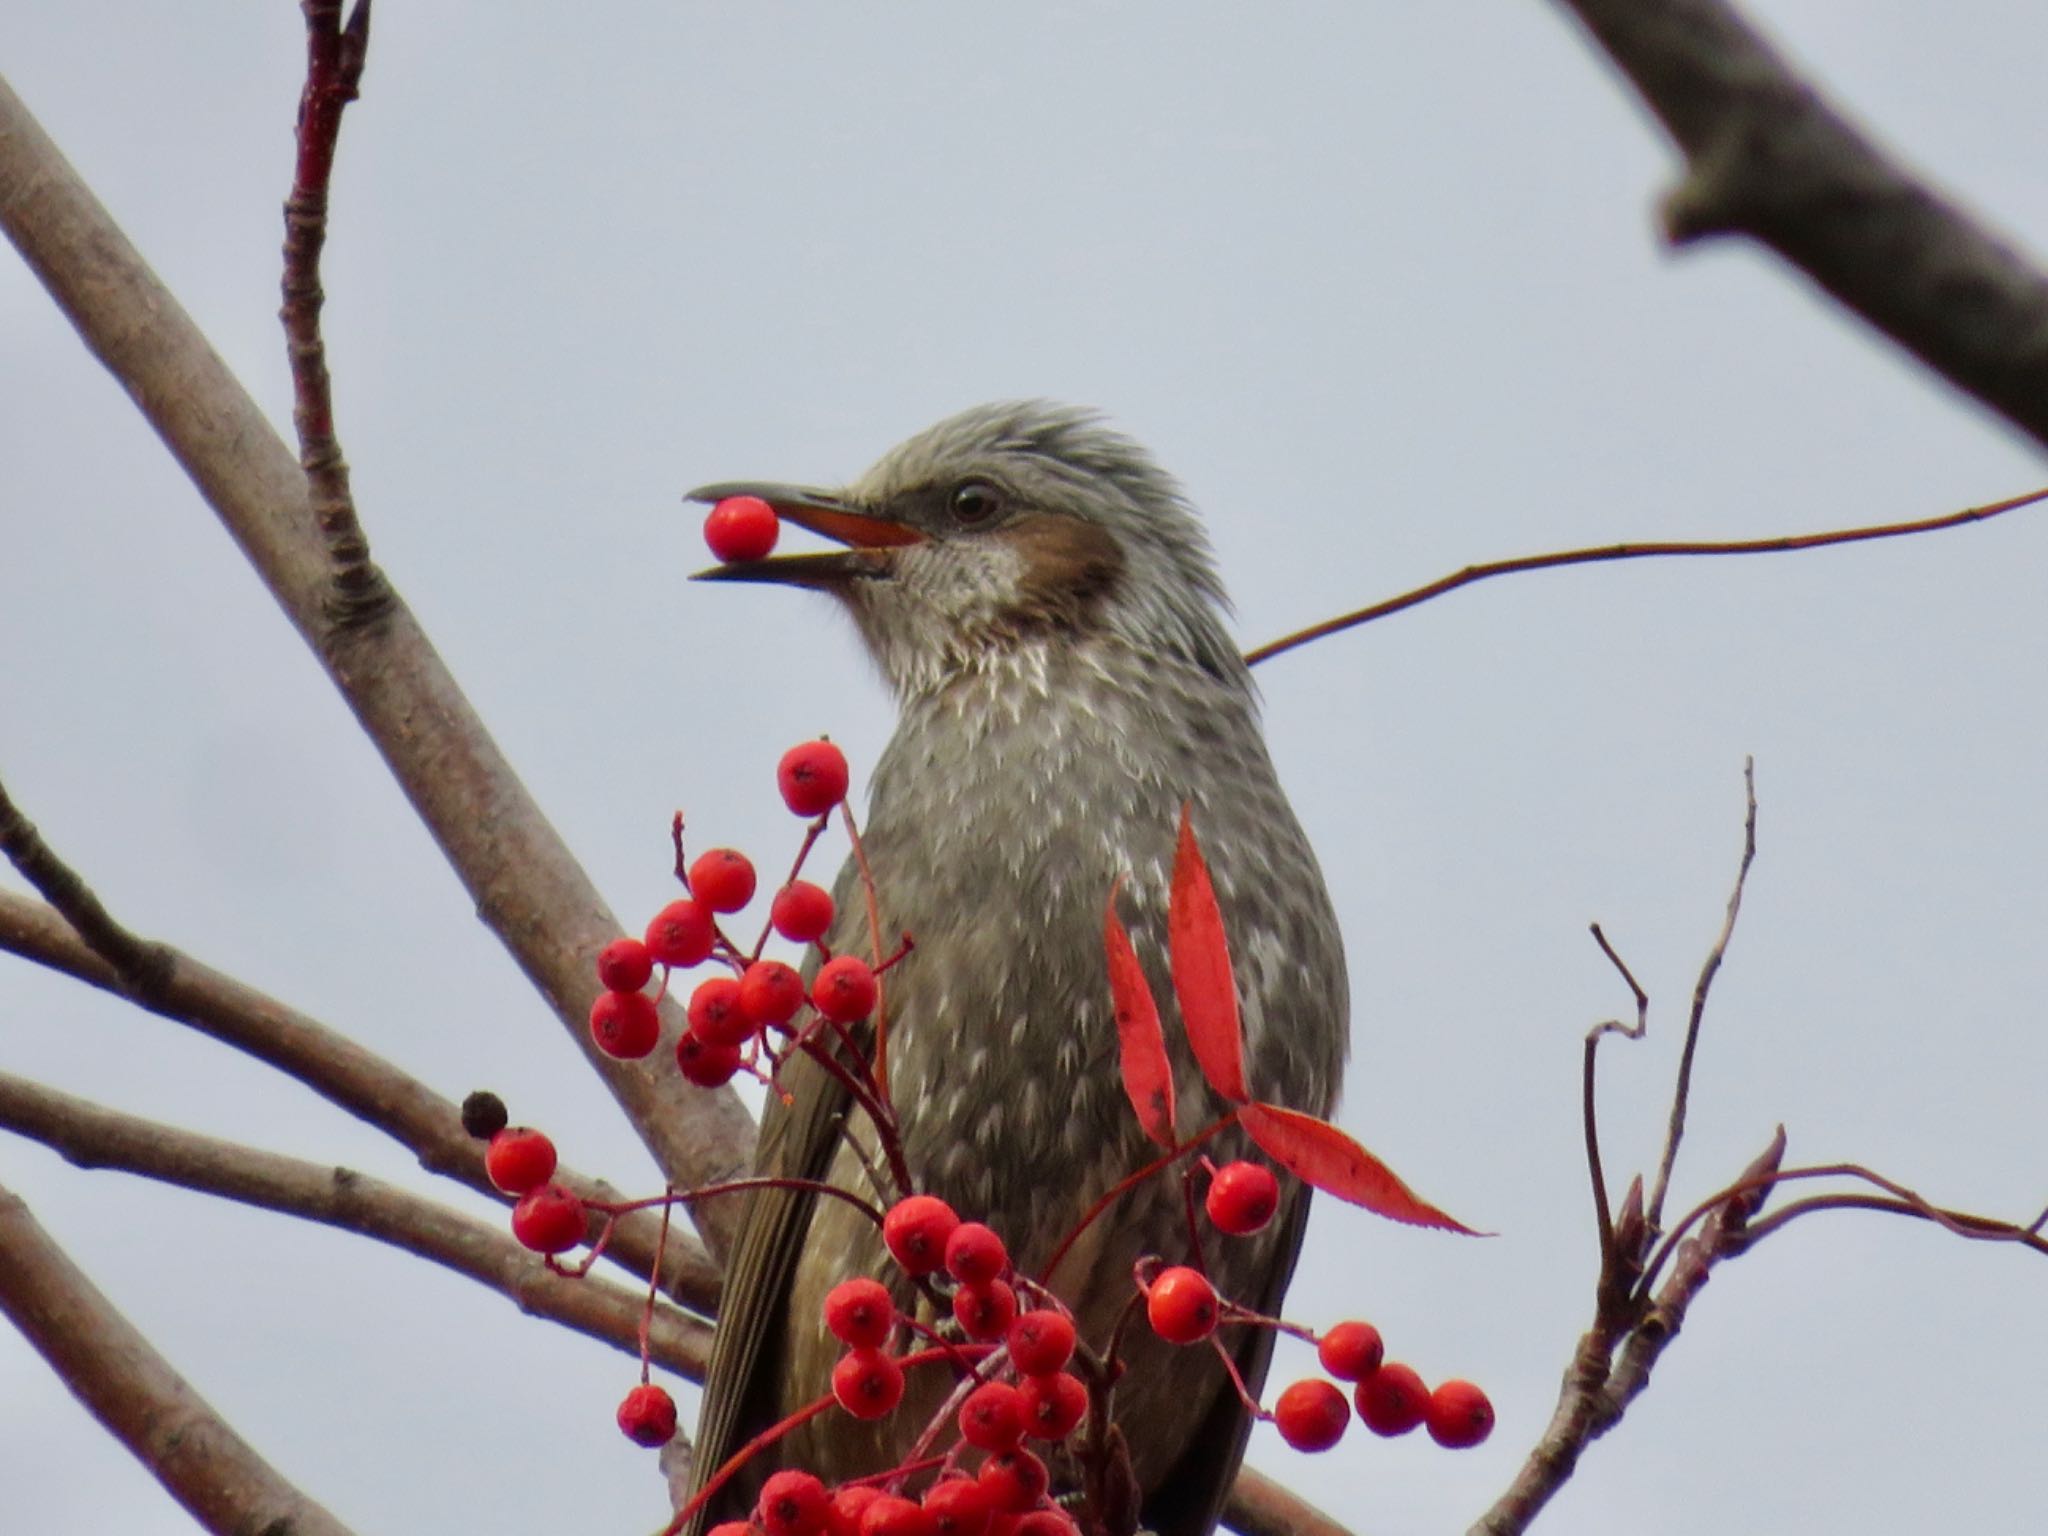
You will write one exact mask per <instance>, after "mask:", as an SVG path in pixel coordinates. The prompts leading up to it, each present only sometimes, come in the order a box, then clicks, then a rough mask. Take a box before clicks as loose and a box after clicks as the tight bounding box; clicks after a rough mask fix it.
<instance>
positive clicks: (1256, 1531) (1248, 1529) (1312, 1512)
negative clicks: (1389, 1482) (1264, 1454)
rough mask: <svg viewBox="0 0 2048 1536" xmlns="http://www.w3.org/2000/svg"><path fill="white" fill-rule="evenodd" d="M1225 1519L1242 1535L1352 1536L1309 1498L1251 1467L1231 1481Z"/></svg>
mask: <svg viewBox="0 0 2048 1536" xmlns="http://www.w3.org/2000/svg"><path fill="white" fill-rule="evenodd" d="M1223 1523H1224V1524H1225V1525H1227V1526H1229V1527H1230V1528H1231V1529H1232V1530H1233V1531H1237V1532H1239V1533H1241V1536H1351V1532H1350V1530H1349V1529H1348V1528H1347V1527H1345V1526H1342V1525H1339V1524H1338V1523H1337V1522H1336V1521H1335V1520H1332V1519H1331V1518H1330V1517H1329V1516H1328V1515H1326V1514H1324V1513H1323V1512H1322V1511H1321V1510H1320V1509H1317V1508H1316V1507H1315V1505H1313V1504H1311V1503H1309V1502H1308V1500H1306V1499H1304V1498H1302V1497H1301V1496H1300V1495H1299V1494H1295V1493H1290V1492H1289V1491H1288V1490H1287V1489H1285V1488H1283V1487H1281V1486H1280V1484H1278V1483H1276V1482H1274V1481H1273V1479H1271V1478H1270V1477H1267V1476H1266V1475H1265V1474H1264V1473H1262V1472H1254V1471H1253V1470H1252V1469H1251V1468H1250V1467H1244V1468H1241V1469H1240V1470H1239V1471H1238V1474H1237V1481H1236V1482H1235V1483H1234V1484H1232V1485H1231V1489H1230V1497H1229V1499H1228V1501H1227V1502H1226V1503H1225V1504H1224V1506H1223Z"/></svg>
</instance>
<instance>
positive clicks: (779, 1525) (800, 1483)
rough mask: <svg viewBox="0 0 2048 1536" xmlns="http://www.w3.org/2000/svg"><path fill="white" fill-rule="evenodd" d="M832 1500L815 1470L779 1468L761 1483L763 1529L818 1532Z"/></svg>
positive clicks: (775, 1535)
mask: <svg viewBox="0 0 2048 1536" xmlns="http://www.w3.org/2000/svg"><path fill="white" fill-rule="evenodd" d="M831 1503H832V1500H831V1496H830V1495H828V1494H827V1493H826V1492H825V1485H824V1484H823V1483H821V1482H819V1481H818V1479H817V1478H816V1477H815V1476H813V1475H812V1474H811V1473H809V1472H777V1473H775V1474H774V1475H773V1476H772V1477H770V1478H769V1479H768V1481H767V1482H765V1483H763V1484H762V1485H761V1503H760V1518H761V1529H762V1530H764V1531H766V1532H767V1533H768V1536H817V1533H818V1532H819V1531H822V1530H824V1529H825V1513H826V1511H827V1510H828V1509H829V1508H830V1507H831Z"/></svg>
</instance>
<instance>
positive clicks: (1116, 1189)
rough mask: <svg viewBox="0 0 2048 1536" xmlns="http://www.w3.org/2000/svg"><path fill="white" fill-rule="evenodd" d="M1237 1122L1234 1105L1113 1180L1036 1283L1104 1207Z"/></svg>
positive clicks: (1049, 1275) (1049, 1272)
mask: <svg viewBox="0 0 2048 1536" xmlns="http://www.w3.org/2000/svg"><path fill="white" fill-rule="evenodd" d="M1236 1123H1237V1111H1236V1110H1234V1109H1233V1110H1232V1111H1231V1112H1230V1113H1229V1114H1227V1115H1225V1116H1223V1117H1222V1118H1221V1119H1219V1120H1214V1121H1212V1122H1210V1123H1209V1124H1208V1125H1205V1126H1204V1127H1202V1129H1201V1130H1199V1131H1197V1132H1195V1134H1194V1135H1192V1136H1190V1137H1189V1138H1188V1139H1187V1140H1186V1141H1184V1142H1182V1143H1181V1144H1180V1145H1179V1146H1177V1147H1175V1148H1174V1149H1173V1150H1172V1151H1171V1152H1164V1153H1161V1154H1160V1155H1159V1156H1158V1157H1155V1158H1153V1159H1152V1161H1151V1162H1149V1163H1147V1164H1146V1165H1145V1166H1144V1167H1142V1168H1140V1169H1139V1170H1138V1171H1137V1172H1136V1173H1134V1174H1131V1175H1130V1176H1129V1177H1127V1178H1124V1179H1120V1180H1119V1181H1118V1182H1116V1183H1115V1184H1112V1185H1111V1186H1110V1187H1109V1188H1108V1189H1107V1190H1106V1191H1104V1192H1103V1195H1102V1198H1101V1199H1099V1200H1097V1201H1096V1202H1095V1203H1094V1204H1093V1205H1091V1206H1089V1207H1088V1214H1087V1215H1085V1216H1083V1217H1082V1218H1081V1219H1080V1221H1078V1222H1077V1223H1075V1225H1074V1229H1073V1230H1072V1231H1071V1232H1069V1233H1068V1234H1067V1235H1066V1236H1065V1237H1063V1238H1061V1239H1060V1245H1059V1246H1058V1247H1057V1248H1055V1249H1053V1251H1052V1257H1051V1258H1049V1259H1047V1260H1046V1261H1045V1263H1044V1265H1043V1266H1041V1267H1040V1269H1039V1271H1038V1282H1039V1284H1041V1285H1043V1284H1045V1283H1046V1282H1047V1281H1049V1280H1050V1279H1051V1278H1052V1273H1053V1271H1054V1270H1056V1269H1058V1268H1059V1267H1060V1260H1061V1259H1064V1258H1065V1257H1066V1256H1067V1250H1068V1249H1069V1248H1071V1247H1073V1246H1074V1244H1075V1243H1077V1242H1079V1241H1080V1238H1081V1234H1082V1233H1083V1232H1086V1231H1087V1230H1088V1229H1089V1228H1090V1227H1092V1226H1094V1225H1095V1222H1096V1220H1097V1218H1098V1217H1100V1216H1101V1215H1102V1213H1103V1212H1104V1211H1107V1210H1108V1209H1109V1208H1110V1207H1111V1206H1113V1205H1115V1204H1116V1203H1117V1201H1119V1200H1121V1199H1122V1198H1123V1197H1124V1196H1125V1195H1127V1194H1129V1193H1130V1192H1131V1191H1132V1190H1134V1189H1136V1188H1137V1187H1138V1186H1139V1185H1140V1184H1142V1183H1144V1182H1145V1181H1146V1180H1147V1179H1149V1178H1151V1177H1152V1175H1153V1174H1155V1173H1157V1172H1159V1170H1160V1169H1162V1168H1170V1167H1172V1166H1173V1164H1174V1163H1175V1162H1177V1161H1178V1160H1179V1159H1181V1158H1183V1157H1186V1156H1187V1155H1188V1154H1189V1153H1190V1152H1192V1151H1194V1150H1195V1149H1196V1148H1197V1147H1199V1146H1201V1145H1203V1144H1204V1143H1205V1142H1208V1141H1210V1140H1211V1139H1213V1138H1214V1137H1216V1136H1218V1135H1220V1134H1221V1133H1222V1132H1224V1131H1226V1130H1228V1129H1229V1128H1230V1127H1231V1126H1233V1125H1235V1124H1236Z"/></svg>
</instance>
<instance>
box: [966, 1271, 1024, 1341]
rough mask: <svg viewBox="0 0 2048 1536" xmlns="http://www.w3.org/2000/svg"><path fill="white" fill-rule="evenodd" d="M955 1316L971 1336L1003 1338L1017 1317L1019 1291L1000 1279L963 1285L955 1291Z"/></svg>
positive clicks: (971, 1337) (977, 1337) (976, 1337)
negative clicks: (982, 1283)
mask: <svg viewBox="0 0 2048 1536" xmlns="http://www.w3.org/2000/svg"><path fill="white" fill-rule="evenodd" d="M953 1317H954V1320H955V1321H957V1322H958V1323H959V1324H960V1331H961V1332H963V1333H965V1334H966V1335H967V1337H969V1338H970V1339H1000V1338H1001V1337H1002V1336H1003V1335H1004V1334H1005V1333H1007V1332H1008V1331H1009V1328H1010V1324H1011V1323H1013V1322H1015V1321H1016V1318H1017V1293H1016V1292H1015V1291H1013V1290H1011V1289H1010V1288H1009V1287H1008V1286H1007V1285H1005V1284H1003V1282H1002V1281H1000V1280H991V1281H989V1282H988V1283H987V1284H985V1285H963V1286H961V1287H960V1289H959V1290H957V1291H955V1292H954V1293H953Z"/></svg>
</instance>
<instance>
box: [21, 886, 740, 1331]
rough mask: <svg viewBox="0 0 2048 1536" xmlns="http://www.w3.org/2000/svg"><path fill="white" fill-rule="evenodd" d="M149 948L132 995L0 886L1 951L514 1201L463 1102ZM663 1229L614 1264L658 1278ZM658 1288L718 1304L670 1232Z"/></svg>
mask: <svg viewBox="0 0 2048 1536" xmlns="http://www.w3.org/2000/svg"><path fill="white" fill-rule="evenodd" d="M94 905H95V906H97V905H98V904H97V903H94ZM109 921H111V919H109ZM125 931H126V930H123V932H125ZM130 937H131V938H132V935H131V936H130ZM135 942H137V943H143V941H140V940H136V941H135ZM144 947H145V948H147V949H149V950H150V951H151V952H152V953H154V954H156V955H158V956H160V957H161V958H162V960H163V962H164V964H163V967H162V969H161V973H160V974H161V980H160V982H159V983H158V984H156V985H155V986H153V987H152V989H151V990H150V991H148V992H146V993H142V992H137V991H135V990H134V989H133V987H132V986H131V985H130V984H129V980H128V978H126V977H124V976H122V975H121V974H120V973H118V972H117V971H116V970H115V969H114V967H113V966H112V965H110V964H109V963H108V962H107V961H106V960H105V959H104V958H103V957H102V956H100V955H98V954H95V953H94V951H93V950H91V949H89V948H88V947H87V946H86V944H85V943H84V942H83V941H82V940H81V939H80V938H79V937H78V936H77V935H76V934H75V933H73V932H72V931H71V929H69V928H68V927H66V925H65V924H64V922H63V921H62V920H60V919H59V917H58V915H57V914H56V913H55V912H53V911H51V910H50V909H49V908H48V907H45V906H43V905H42V904H41V903H39V902H36V901H32V900H30V899H28V898H27V897H24V896H17V895H15V894H14V893H13V892H11V891H0V950H8V951H11V952H12V953H14V954H18V955H21V956H22V957H24V958H25V959H29V960H33V961H35V962H36V963H37V964H40V965H46V966H48V967H50V968H51V969H52V970H58V971H62V972H64V973H66V974H67V975H70V976H75V977H76V978H78V979H79V980H80V981H83V982H86V983H87V984H89V985H91V986H95V987H98V988H100V989H101V990H102V991H107V992H114V993H118V994H119V995H121V996H124V997H127V998H130V999H131V1000H132V1001H134V1002H136V1003H137V1004H139V1005H140V1006H141V1007H144V1008H147V1009H148V1010H149V1011H150V1012H152V1013H155V1014H159V1015H161V1016H162V1017H164V1018H167V1019H172V1020H174V1021H176V1022H177V1023H180V1024H186V1025H189V1026H191V1027H192V1028H194V1029H196V1030H198V1031H200V1032H201V1033H202V1034H205V1035H210V1036H211V1037H212V1038H214V1039H216V1040H219V1041H221V1042H222V1043H224V1044H227V1045H231V1046H233V1047H235V1048H236V1049H237V1050H240V1051H243V1052H246V1053H247V1054H248V1055H250V1056H253V1057H255V1058H256V1059H257V1060H258V1061H261V1062H264V1063H266V1064H267V1065H269V1066H273V1067H275V1068H277V1069H278V1070H279V1071H280V1072H283V1073H285V1074H286V1075H287V1076H289V1077H293V1078H296V1079H297V1080H298V1081H299V1082H301V1083H304V1084H305V1085H306V1086H307V1087H309V1088H311V1089H312V1090H313V1091H314V1092H315V1093H317V1094H319V1095H320V1096H321V1097H322V1098H324V1099H326V1100H328V1102H330V1103H332V1104H335V1105H337V1106H339V1107H340V1108H342V1109H344V1110H346V1111H347V1112H348V1113H349V1114H351V1115H354V1116H355V1117H356V1118H357V1119H359V1120H361V1121H363V1122H364V1123H365V1124H368V1125H371V1126H374V1127H375V1128H376V1129H378V1130H380V1131H382V1132H384V1133H385V1134H386V1135H387V1136H390V1137H391V1138H392V1139H393V1140H395V1141H397V1142H399V1143H400V1144H401V1145H402V1146H404V1147H406V1148H407V1149H408V1150H409V1151H411V1152H412V1153H413V1155H414V1156H416V1157H417V1158H418V1159H419V1161H420V1166H421V1167H423V1168H425V1169H426V1170H427V1171H428V1172H430V1173H437V1174H441V1175H443V1176H444V1177H447V1178H451V1179H455V1180H458V1181H459V1182H461V1183H463V1184H466V1185H467V1186H469V1187H470V1188H471V1189H473V1190H475V1191H477V1193H479V1194H482V1195H488V1196H489V1197H490V1198H492V1199H494V1200H497V1201H500V1202H505V1201H506V1200H507V1197H506V1196H505V1195H504V1194H503V1193H501V1192H500V1191H499V1190H498V1189H497V1188H496V1187H494V1186H493V1185H492V1183H491V1181H490V1179H489V1178H488V1176H486V1174H485V1173H484V1162H483V1145H482V1143H480V1142H478V1141H476V1140H475V1139H473V1138H472V1137H471V1136H469V1135H468V1134H467V1133H466V1132H465V1131H464V1130H463V1129H462V1111H461V1110H460V1109H459V1108H458V1107H457V1106H456V1105H454V1104H452V1103H450V1102H449V1101H448V1100H447V1099H444V1098H442V1097H441V1095H439V1094H437V1093H435V1092H434V1091H433V1090H432V1089H431V1088H429V1087H427V1086H426V1085H425V1084H424V1083H421V1082H420V1081H419V1080H418V1079H416V1078H414V1077H411V1076H409V1075H408V1074H407V1073H405V1072H403V1071H401V1070H399V1068H397V1067H396V1066H394V1065H392V1064H391V1063H390V1062H388V1061H386V1060H385V1059H384V1058H383V1057H381V1056H378V1055H377V1054H376V1053H375V1052H372V1051H368V1050H365V1049H364V1048H363V1047H362V1046H360V1045H358V1044H356V1043H355V1042H354V1041H353V1040H351V1039H349V1038H348V1037H347V1036H346V1035H343V1034H340V1033H338V1032H337V1031H335V1030H332V1029H329V1028H328V1027H327V1026H326V1025H324V1024H321V1023H319V1022H318V1021H317V1020H314V1019H311V1018H308V1017H307V1016H306V1015H304V1014H302V1013H300V1012H298V1011H297V1010H296V1009H293V1008H291V1007H288V1006H287V1005H285V1004H284V1003H281V1002H279V1001H278V1000H277V999H275V998H273V997H269V996H267V995H265V994H264V993H262V992H259V991H257V990H256V989H255V988H253V987H250V986H247V985H245V984H244V983H242V982H239V981H236V980H235V979H234V978H233V977H231V976H227V975H224V974H222V973H221V972H219V971H216V970H213V969H212V968H210V967H209V966H206V965H204V964H202V963H201V962H199V961H197V960H194V959H193V958H192V957H191V956H189V955H186V954H184V953H183V952H181V951H179V950H177V949H174V948H172V947H171V946H169V945H167V944H145V945H144ZM152 974H153V975H154V974H158V973H157V972H156V971H154V970H153V971H152ZM556 1178H557V1180H558V1181H559V1182H560V1183H563V1184H565V1185H567V1186H568V1187H569V1188H570V1189H573V1190H575V1191H576V1193H577V1194H579V1195H582V1196H584V1197H585V1198H587V1199H594V1200H603V1201H616V1200H618V1199H619V1193H618V1191H617V1190H615V1189H613V1188H612V1187H611V1186H610V1185H609V1184H606V1183H604V1182H603V1181H602V1180H598V1179H592V1178H590V1177H588V1176H587V1175H584V1174H579V1173H576V1172H574V1171H572V1170H570V1169H567V1168H562V1169H558V1170H557V1171H556ZM658 1225H659V1223H658V1221H657V1220H656V1219H655V1218H653V1217H650V1216H648V1215H646V1214H645V1213H639V1214H635V1215H631V1216H627V1217H625V1218H622V1219H621V1221H620V1223H619V1226H618V1230H617V1232H616V1233H615V1234H614V1237H613V1241H612V1246H611V1247H610V1248H608V1249H607V1250H606V1257H608V1258H611V1259H613V1260H615V1261H617V1262H618V1263H620V1264H623V1265H624V1266H625V1267H626V1268H628V1269H630V1270H632V1271H633V1272H634V1273H636V1274H640V1275H646V1274H648V1273H650V1272H651V1270H652V1268H653V1265H654V1256H655V1249H656V1243H655V1229H656V1227H657V1226H658ZM662 1289H663V1290H664V1291H665V1292H666V1293H667V1294H668V1295H670V1296H671V1297H673V1298H674V1299H675V1300H677V1301H680V1302H682V1303H683V1304H684V1305H686V1306H689V1307H691V1308H693V1309H695V1310H696V1311H699V1312H703V1313H707V1314H708V1313H710V1312H712V1311H714V1310H715V1309H716V1307H717V1302H718V1271H717V1268H716V1266H714V1265H713V1264H712V1262H711V1260H710V1258H709V1256H708V1255H706V1254H705V1252H704V1251H703V1249H702V1248H700V1247H699V1246H698V1245H697V1244H696V1243H694V1242H692V1241H690V1240H689V1239H688V1238H686V1237H683V1236H680V1235H679V1234H676V1233H671V1234H670V1235H669V1242H668V1248H667V1252H666V1254H665V1255H664V1258H663V1263H662Z"/></svg>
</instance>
